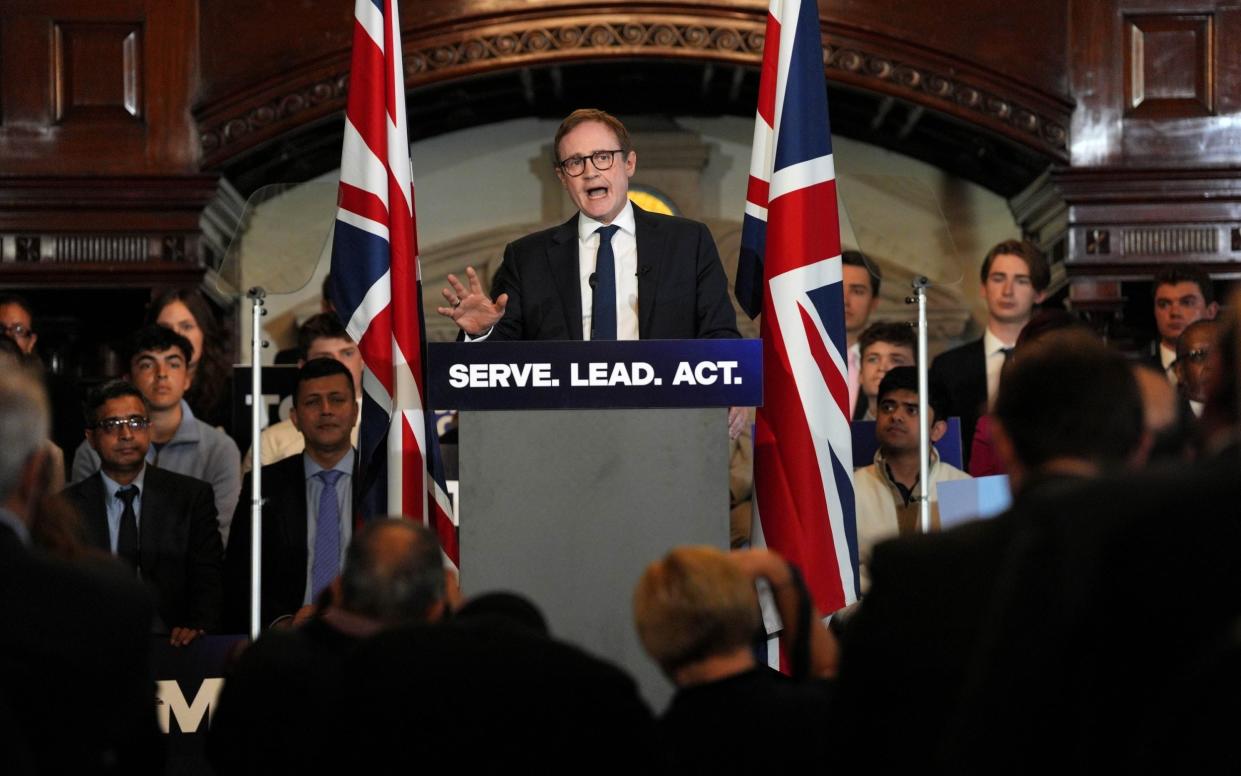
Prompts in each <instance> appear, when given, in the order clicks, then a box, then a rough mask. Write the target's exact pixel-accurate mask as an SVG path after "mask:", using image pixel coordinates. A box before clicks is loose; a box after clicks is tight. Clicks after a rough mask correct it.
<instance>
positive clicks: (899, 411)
mask: <svg viewBox="0 0 1241 776" xmlns="http://www.w3.org/2000/svg"><path fill="white" fill-rule="evenodd" d="M929 388H930V396H928V397H927V408H928V409H929V410H930V411H931V418H930V436H931V443H932V444H934V443H935V442H938V441H939V440H940V439H942V438H943V436H944V433H945V432H946V431H947V430H948V421H947V418H946V417H945V416H944V405H945V403H946V402H945V400H944V394H943V389H942V388H941V387H940V386H939V383H938V382H936V381H934V380H932V381H931V383H930V386H929ZM878 405H879V420H878V421H877V422H876V423H875V436H876V437H877V438H878V439H879V449H878V450H877V451H875V460H874V462H873V463H872V464H871V465H870V466H866V467H863V468H861V469H858V470H857V471H855V472H854V473H853V481H854V491H855V494H856V495H855V498H856V505H857V544H858V558H859V560H860V562H861V563H860V565H861V572H862V589H863V590H865V589H866V588H867V587H869V582H870V580H869V575H868V573H867V572H868V570H869V565H870V551H871V548H873V547H874V546H875V544H876V543H877V542H880V541H882V540H884V539H891V538H892V537H894V536H911V535H913V534H916V533H921V532H922V527H921V525H920V524H919V519H920V517H921V503H920V500H921V498H922V494H923V489H922V484H921V483H920V482H919V481H918V478H919V477H921V476H922V465H921V462H920V461H919V460H918V452H919V449H920V448H921V439H920V437H919V433H918V370H917V369H916V368H915V367H912V366H900V367H897V368H896V369H893V370H892V371H891V372H888V374H887V376H886V377H884V378H883V382H882V383H880V385H879V397H878ZM929 476H930V479H931V488H930V498H931V529H932V530H936V531H937V530H939V511H938V509H937V503H936V502H937V501H938V500H939V496H938V493H937V492H936V486H937V485H938V484H939V483H941V482H949V481H952V480H968V479H970V476H969V475H968V474H966V473H965V472H963V471H961V470H960V469H958V468H957V467H955V466H953V465H952V464H950V463H945V462H944V461H941V460H940V459H939V453H938V452H936V450H935V448H934V447H932V448H931V461H930V475H929Z"/></svg>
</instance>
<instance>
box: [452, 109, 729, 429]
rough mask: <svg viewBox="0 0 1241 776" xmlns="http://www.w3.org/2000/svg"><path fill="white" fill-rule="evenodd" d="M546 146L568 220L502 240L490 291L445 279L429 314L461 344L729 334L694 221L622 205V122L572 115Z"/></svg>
mask: <svg viewBox="0 0 1241 776" xmlns="http://www.w3.org/2000/svg"><path fill="white" fill-rule="evenodd" d="M554 147H555V157H556V162H555V167H556V177H557V178H559V179H560V182H561V184H562V185H563V186H564V188H565V191H567V192H568V194H569V198H570V199H572V200H573V204H575V205H576V206H577V209H578V213H577V214H576V215H575V216H573V218H571V219H569V220H568V221H566V222H565V223H563V224H561V225H559V226H555V227H552V228H550V229H545V230H543V231H541V232H536V233H534V234H531V235H527V236H525V237H523V238H521V239H519V240H516V241H514V242H512V243H510V244H509V245H508V246H507V247H506V248H505V249H504V261H503V263H502V264H501V265H500V269H499V271H498V272H497V273H496V276H495V280H494V282H493V283H492V289H491V290H492V294H490V295H489V294H487V293H486V292H484V291H483V289H482V283H481V282H480V281H479V278H478V273H476V272H475V271H474V268H473V267H467V268H466V271H465V273H466V279H465V283H462V282H461V280H460V279H459V278H457V277H456V276H455V275H449V276H448V283H449V285H448V287H446V288H444V290H443V294H444V299H445V300H446V301H447V303H448V306H445V307H438V308H436V309H437V311H438V312H439V313H440V314H441V315H443V316H446V317H448V318H451V319H452V321H453V322H454V323H455V324H457V326H458V327H459V328H460V329H461V331H462V332H463V335H464V338H465V339H466V341H476V340H482V339H490V340H517V339H524V340H558V339H559V340H617V339H628V340H634V339H700V338H712V337H717V338H729V337H732V338H736V337H740V336H741V335H740V334H739V333H738V331H737V318H736V314H735V313H734V312H733V305H732V302H731V301H730V300H729V298H728V280H727V277H726V276H725V274H724V267H723V265H721V263H720V257H719V253H718V252H717V250H716V248H715V241H714V240H713V239H712V238H711V234H710V232H709V231H707V227H706V225H705V224H701V223H698V222H697V221H691V220H688V219H685V218H676V217H673V216H665V215H661V214H657V213H648V212H646V211H645V210H642V209H641V208H639V207H637V206H635V205H634V204H633V203H632V202H630V201H629V179H630V178H631V177H633V174H634V171H635V169H636V168H637V160H638V155H637V153H636V152H635V151H634V150H633V147H632V143H631V141H630V138H629V131H628V130H627V129H625V125H624V124H622V123H621V122H620V120H618V119H617V118H616V117H615V116H612V115H611V114H609V113H605V112H604V111H601V110H594V109H580V110H576V111H574V112H573V113H571V114H569V116H568V117H566V118H565V120H564V121H562V122H561V124H560V128H559V129H558V130H557V131H556V138H555V143H554ZM745 422H746V413H745V410H744V408H733V409H732V410H731V411H730V413H729V430H730V432H732V436H734V437H735V436H736V435H737V433H739V432H740V430H741V428H742V427H743V426H744V424H745Z"/></svg>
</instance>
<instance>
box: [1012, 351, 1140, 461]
mask: <svg viewBox="0 0 1241 776" xmlns="http://www.w3.org/2000/svg"><path fill="white" fill-rule="evenodd" d="M1018 354H1019V355H1017V356H1016V357H1015V358H1014V359H1013V360H1012V362H1010V363H1009V365H1008V366H1007V368H1006V370H1005V372H1004V375H1003V377H1002V378H1001V383H1000V393H999V396H998V397H997V399H996V403H995V409H994V415H995V418H996V420H997V421H998V422H999V423H1000V425H1001V426H1002V427H1003V430H1004V432H1005V434H1006V435H1007V436H1008V438H1009V439H1010V440H1011V441H1012V444H1013V450H1014V453H1015V454H1016V456H1017V458H1018V459H1019V460H1020V462H1021V464H1022V465H1023V466H1025V467H1026V468H1027V469H1038V468H1040V467H1041V466H1043V465H1044V464H1046V463H1048V462H1050V461H1053V460H1056V459H1078V460H1083V461H1088V462H1091V463H1093V464H1095V465H1097V466H1100V467H1102V468H1111V467H1115V466H1120V465H1123V464H1124V463H1125V462H1126V461H1127V460H1128V459H1129V457H1130V456H1131V455H1132V454H1133V452H1134V451H1135V450H1136V449H1137V447H1138V445H1139V443H1140V441H1141V437H1142V421H1143V417H1142V398H1141V394H1140V393H1139V390H1138V385H1137V380H1136V378H1135V377H1134V376H1133V372H1132V370H1131V369H1130V367H1129V363H1128V361H1126V360H1125V358H1124V357H1123V356H1122V355H1121V354H1120V353H1118V352H1116V351H1114V350H1112V349H1111V348H1109V347H1107V346H1106V345H1104V344H1103V343H1102V342H1100V341H1099V340H1098V339H1096V338H1095V337H1094V336H1092V335H1091V334H1089V333H1087V332H1085V331H1081V330H1078V329H1066V330H1063V331H1055V332H1049V333H1047V334H1046V335H1044V336H1042V337H1039V338H1038V339H1037V340H1035V341H1032V342H1030V343H1028V344H1027V345H1025V346H1024V347H1023V348H1022V349H1021V350H1020V351H1018Z"/></svg>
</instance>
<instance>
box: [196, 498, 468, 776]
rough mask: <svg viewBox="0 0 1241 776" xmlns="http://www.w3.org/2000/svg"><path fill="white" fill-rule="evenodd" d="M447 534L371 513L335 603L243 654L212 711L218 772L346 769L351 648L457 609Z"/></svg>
mask: <svg viewBox="0 0 1241 776" xmlns="http://www.w3.org/2000/svg"><path fill="white" fill-rule="evenodd" d="M446 592H447V585H446V578H445V573H444V560H443V556H442V554H441V552H440V543H439V540H438V539H436V537H435V534H434V533H433V532H432V531H429V530H427V529H426V528H425V527H423V526H421V525H419V524H417V523H414V522H411V521H409V520H372V521H370V522H369V523H367V524H366V525H365V526H364V527H363V528H361V529H360V530H359V531H358V533H357V534H356V535H355V536H354V538H353V541H352V542H351V543H350V544H349V549H348V551H347V553H346V555H345V567H344V570H343V571H342V573H341V576H340V577H339V578H338V579H337V580H336V582H335V583H334V584H333V586H332V595H331V599H332V600H331V603H329V604H328V605H327V606H325V607H324V608H323V610H322V611H320V612H319V613H318V614H317V615H316V616H315V617H314V618H312V619H311V620H310V621H309V622H307V623H306V624H305V625H304V626H303V627H300V628H291V629H277V630H270V631H268V632H266V633H264V634H263V636H262V638H260V639H259V640H258V641H257V642H255V643H254V645H253V646H251V647H250V648H249V649H247V650H246V651H245V652H244V653H243V654H242V656H241V660H240V661H239V662H238V664H237V667H236V669H235V670H234V671H233V672H232V673H231V674H230V675H229V676H228V678H227V681H226V682H225V684H224V691H223V693H222V694H221V696H220V705H219V711H218V712H217V713H216V714H215V716H214V717H213V718H212V721H211V738H210V744H209V749H208V754H209V756H210V758H211V761H212V763H213V764H214V765H215V767H216V770H217V771H218V772H219V773H234V774H240V773H278V772H289V773H309V772H313V771H315V770H318V771H321V772H335V773H339V772H344V771H347V770H349V769H348V768H347V767H345V768H344V769H343V771H342V769H341V767H337V766H342V767H343V766H344V765H345V763H344V761H337V760H336V759H335V757H336V756H337V755H338V754H341V753H344V752H346V751H348V750H349V749H350V746H348V745H336V744H335V743H334V742H336V741H338V740H339V736H338V733H339V730H338V729H337V726H338V724H339V723H338V720H337V717H338V716H340V715H343V714H345V713H348V712H347V711H346V710H345V709H344V708H343V707H342V706H341V704H339V703H338V702H337V698H338V694H339V691H340V689H341V688H340V678H341V670H342V666H343V663H344V661H345V658H346V657H347V656H348V655H349V654H350V653H351V652H352V651H353V649H354V647H356V646H357V644H358V642H360V641H361V640H362V639H364V638H367V637H369V636H372V635H374V634H375V633H378V632H380V631H382V630H386V629H388V628H392V627H395V626H398V625H404V624H412V623H424V622H435V621H437V620H439V619H440V618H441V617H442V616H443V615H444V614H445V612H446V611H448V601H447V599H446Z"/></svg>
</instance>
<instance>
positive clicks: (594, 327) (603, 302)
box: [590, 224, 620, 340]
mask: <svg viewBox="0 0 1241 776" xmlns="http://www.w3.org/2000/svg"><path fill="white" fill-rule="evenodd" d="M618 229H620V227H619V226H617V225H615V224H613V225H611V226H601V227H599V228H598V229H596V230H595V231H596V232H598V233H599V252H598V253H597V254H595V301H594V304H593V307H592V308H591V310H592V312H591V316H590V321H591V325H590V338H591V339H592V340H614V339H616V257H615V256H614V255H613V254H612V235H614V234H616V231H617V230H618Z"/></svg>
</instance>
